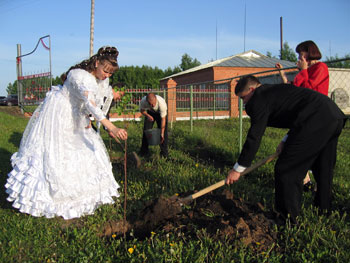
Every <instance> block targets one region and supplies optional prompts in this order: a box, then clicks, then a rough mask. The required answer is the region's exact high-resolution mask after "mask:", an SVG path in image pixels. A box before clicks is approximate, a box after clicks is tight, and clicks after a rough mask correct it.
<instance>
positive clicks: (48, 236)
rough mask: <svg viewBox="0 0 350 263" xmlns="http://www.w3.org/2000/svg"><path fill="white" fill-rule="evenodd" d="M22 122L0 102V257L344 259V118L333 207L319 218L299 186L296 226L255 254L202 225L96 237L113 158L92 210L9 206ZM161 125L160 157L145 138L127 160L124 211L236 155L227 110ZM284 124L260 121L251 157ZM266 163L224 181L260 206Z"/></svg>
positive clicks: (200, 178)
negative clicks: (142, 235) (223, 115)
mask: <svg viewBox="0 0 350 263" xmlns="http://www.w3.org/2000/svg"><path fill="white" fill-rule="evenodd" d="M27 122H28V119H25V118H19V117H13V116H10V115H7V114H5V113H3V112H1V111H0V125H1V126H0V128H1V133H2V134H1V136H0V159H1V162H0V184H1V192H0V262H348V261H349V259H350V252H348V250H349V247H350V225H349V217H348V214H349V212H350V203H349V199H350V185H349V181H350V180H349V179H350V175H349V171H350V169H349V168H350V154H349V152H350V148H349V145H350V128H349V124H347V126H346V128H345V129H344V130H343V133H342V135H341V137H340V140H339V146H338V157H337V166H336V170H335V178H334V201H333V208H334V212H333V213H332V214H331V215H330V216H328V217H325V216H318V213H317V210H316V209H315V208H313V207H312V206H311V203H312V196H311V194H310V193H306V194H304V198H303V206H304V209H303V215H302V217H301V220H300V225H299V226H298V227H288V226H287V227H286V228H283V229H279V230H278V231H279V232H280V233H279V238H278V239H277V240H275V243H274V245H273V246H272V247H271V248H269V249H268V250H266V251H261V252H259V253H258V254H257V253H256V252H253V251H252V250H250V249H249V248H247V247H245V246H244V245H243V244H240V243H239V242H238V241H237V242H234V243H232V241H231V242H223V241H218V240H216V239H215V240H214V239H212V238H211V237H210V236H209V235H208V234H206V233H205V231H198V233H197V235H196V237H192V238H189V237H186V236H183V235H178V234H176V235H174V234H167V235H165V234H163V233H161V232H160V233H157V232H156V233H154V234H153V235H151V236H150V237H149V238H146V239H145V240H138V239H136V238H132V237H131V238H128V239H127V240H125V239H124V238H122V237H121V238H117V237H110V238H107V237H100V235H99V233H100V232H101V227H102V226H103V224H104V223H105V222H107V221H109V220H117V219H122V218H123V212H124V211H123V205H124V204H123V200H124V196H123V193H122V192H123V187H124V183H125V182H124V181H125V180H124V173H123V166H122V165H121V164H116V165H114V174H115V177H116V180H117V181H118V183H119V184H120V185H121V193H122V196H121V197H120V198H119V199H118V200H117V202H116V203H115V204H114V205H105V206H102V207H101V208H99V209H98V210H97V211H96V212H95V214H94V215H91V216H86V217H83V218H79V219H77V220H75V221H74V222H73V223H70V222H66V221H64V220H63V219H60V218H53V219H46V218H35V217H32V216H29V215H25V214H21V213H19V212H18V211H17V210H16V209H13V208H12V207H11V204H10V203H8V202H7V201H6V197H7V196H6V194H5V188H4V184H5V182H6V179H7V173H8V172H10V171H11V163H10V158H11V155H12V154H13V153H14V152H16V151H17V149H18V146H19V143H20V139H21V136H22V133H23V131H24V128H25V126H26V124H27ZM116 125H117V126H119V127H123V126H124V125H125V124H123V123H116ZM127 126H128V132H129V140H128V152H132V151H136V152H137V151H138V149H139V147H140V144H141V134H142V123H136V122H130V123H128V124H127ZM248 128H249V121H248V120H244V134H246V131H247V129H248ZM169 132H170V135H169V147H170V149H169V155H170V158H169V160H164V159H161V158H159V148H158V147H152V148H151V157H152V158H150V159H147V160H145V159H143V161H144V163H143V166H142V167H141V168H140V169H137V168H136V167H133V166H132V165H128V174H127V176H128V178H127V180H128V181H127V189H128V193H127V218H130V217H132V216H133V215H134V214H135V213H136V212H137V211H139V209H140V208H142V207H143V206H144V203H145V202H146V201H147V200H153V199H155V198H157V197H159V196H160V195H165V196H172V195H173V194H175V193H184V192H193V191H195V190H200V189H202V188H205V187H207V186H209V185H211V184H213V183H216V182H218V181H220V180H222V179H224V178H225V177H226V174H227V172H228V171H229V169H231V167H232V165H233V164H234V162H235V159H236V158H237V156H238V121H237V120H236V119H230V120H216V121H213V120H211V121H204V120H200V121H195V122H194V129H193V132H191V131H190V124H189V122H177V123H174V124H173V129H172V130H170V129H169ZM285 133H286V131H283V130H278V129H271V128H269V129H267V131H266V134H265V136H264V137H263V140H262V143H261V146H260V149H259V151H258V153H257V156H256V160H258V159H260V158H264V157H266V156H267V155H270V154H272V153H273V152H274V151H275V149H276V147H277V145H278V143H279V141H280V140H281V138H282V137H283V136H284V134H285ZM103 138H104V140H105V143H106V146H107V148H110V147H111V148H112V150H113V151H114V152H117V153H118V152H119V154H120V155H121V152H120V150H119V147H118V145H116V144H115V143H113V142H111V141H110V140H109V139H108V137H107V134H106V133H105V132H103ZM129 158H131V157H130V156H129ZM128 163H129V162H128ZM273 165H274V163H269V164H267V165H265V166H262V167H261V168H259V169H257V170H255V171H253V172H252V173H251V174H249V175H246V176H245V177H244V178H241V179H240V181H239V182H238V183H236V184H234V185H233V186H230V190H231V191H233V192H234V194H235V196H237V197H240V198H242V199H243V200H246V201H249V202H257V201H259V202H261V203H262V204H263V205H264V206H265V207H266V209H272V205H273V198H274V194H273V188H274V180H273ZM225 187H227V186H225ZM276 230H277V229H276ZM130 252H132V253H130Z"/></svg>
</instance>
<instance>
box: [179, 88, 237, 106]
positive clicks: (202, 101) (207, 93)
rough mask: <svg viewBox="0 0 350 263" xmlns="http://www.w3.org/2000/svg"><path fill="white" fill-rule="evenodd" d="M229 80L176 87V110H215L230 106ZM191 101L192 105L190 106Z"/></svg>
mask: <svg viewBox="0 0 350 263" xmlns="http://www.w3.org/2000/svg"><path fill="white" fill-rule="evenodd" d="M229 85H230V82H228V81H219V82H205V83H199V84H194V85H181V86H177V87H176V109H177V111H189V110H190V109H191V108H192V109H193V110H195V111H216V110H229V108H230V86H229ZM191 103H192V107H191Z"/></svg>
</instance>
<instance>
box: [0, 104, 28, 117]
mask: <svg viewBox="0 0 350 263" xmlns="http://www.w3.org/2000/svg"><path fill="white" fill-rule="evenodd" d="M0 111H1V112H4V113H7V114H9V115H13V116H16V117H25V116H24V114H22V112H21V109H20V107H18V106H0Z"/></svg>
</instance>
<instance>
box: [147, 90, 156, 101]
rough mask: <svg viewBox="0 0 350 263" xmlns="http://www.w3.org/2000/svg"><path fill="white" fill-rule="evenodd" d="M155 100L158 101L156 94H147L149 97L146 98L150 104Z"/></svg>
mask: <svg viewBox="0 0 350 263" xmlns="http://www.w3.org/2000/svg"><path fill="white" fill-rule="evenodd" d="M154 99H157V97H156V95H155V94H154V93H152V92H151V93H148V94H147V96H146V100H147V101H148V102H150V101H152V100H154Z"/></svg>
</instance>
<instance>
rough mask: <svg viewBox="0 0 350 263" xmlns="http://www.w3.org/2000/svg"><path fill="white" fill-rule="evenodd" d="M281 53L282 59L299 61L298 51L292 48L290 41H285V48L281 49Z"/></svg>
mask: <svg viewBox="0 0 350 263" xmlns="http://www.w3.org/2000/svg"><path fill="white" fill-rule="evenodd" d="M280 54H281V59H282V60H288V61H291V62H297V61H298V58H297V55H296V53H295V52H294V51H293V49H291V48H290V47H289V45H288V42H284V43H283V48H282V52H281V50H280Z"/></svg>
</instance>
